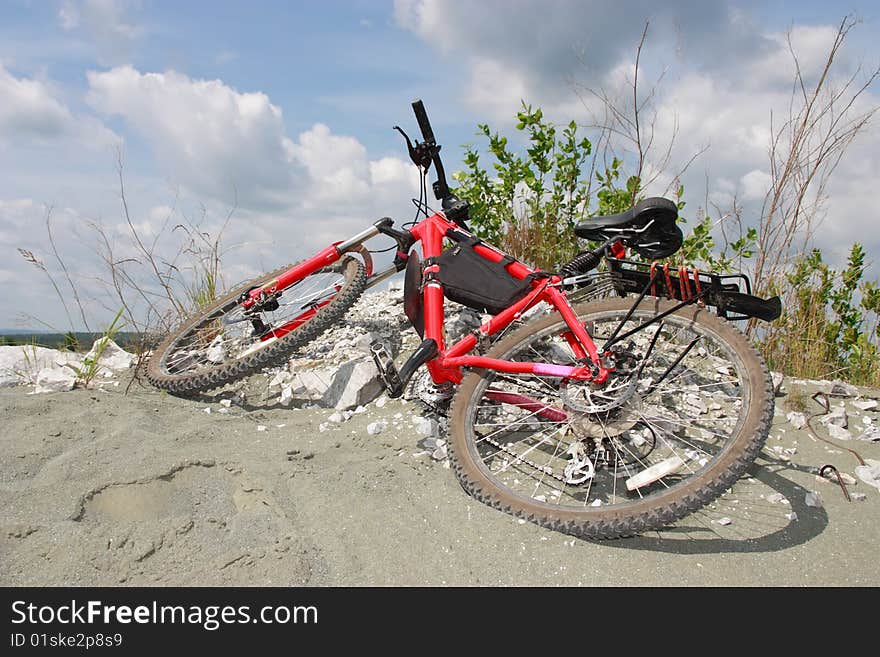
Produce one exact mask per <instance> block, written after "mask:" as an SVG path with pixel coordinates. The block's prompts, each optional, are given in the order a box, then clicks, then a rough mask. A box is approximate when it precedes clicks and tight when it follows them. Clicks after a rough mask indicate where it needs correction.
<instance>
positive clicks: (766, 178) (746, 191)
mask: <svg viewBox="0 0 880 657" xmlns="http://www.w3.org/2000/svg"><path fill="white" fill-rule="evenodd" d="M772 182H773V179H772V178H771V177H770V174H769V173H767V172H766V171H761V170H760V169H752V170H751V171H749V172H748V173H747V174H746V175H744V176H743V177H742V178H740V184H741V185H742V190H743V199H744V200H746V201H760V200H763V199H764V197H765V196H766V195H767V191H768V190H769V189H770V185H771V183H772Z"/></svg>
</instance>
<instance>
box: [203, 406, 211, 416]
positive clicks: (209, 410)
mask: <svg viewBox="0 0 880 657" xmlns="http://www.w3.org/2000/svg"><path fill="white" fill-rule="evenodd" d="M202 413H207V414H208V415H210V414H211V407H210V406H206V407H205V408H203V409H202Z"/></svg>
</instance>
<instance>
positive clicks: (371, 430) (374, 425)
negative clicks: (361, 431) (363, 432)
mask: <svg viewBox="0 0 880 657" xmlns="http://www.w3.org/2000/svg"><path fill="white" fill-rule="evenodd" d="M386 427H388V423H387V422H385V420H380V421H379V422H370V423H369V424H368V425H367V433H368V434H370V435H371V436H377V435H379V434H380V433H382V432H383V431H384V430H385V429H386Z"/></svg>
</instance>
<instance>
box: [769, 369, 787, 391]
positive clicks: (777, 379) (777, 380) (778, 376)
mask: <svg viewBox="0 0 880 657" xmlns="http://www.w3.org/2000/svg"><path fill="white" fill-rule="evenodd" d="M770 378H771V379H772V380H773V394H774V395H775V396H776V397H778V396H779V393H780V391H781V390H782V382H783V381H784V380H785V376H784V375H783V374H782V372H770Z"/></svg>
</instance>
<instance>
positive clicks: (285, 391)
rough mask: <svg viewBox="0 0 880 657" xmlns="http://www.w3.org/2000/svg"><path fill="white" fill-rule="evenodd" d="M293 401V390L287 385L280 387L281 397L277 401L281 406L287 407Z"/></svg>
mask: <svg viewBox="0 0 880 657" xmlns="http://www.w3.org/2000/svg"><path fill="white" fill-rule="evenodd" d="M292 400H293V388H291V387H290V386H288V385H284V386H281V396H280V397H279V398H278V401H279V402H281V404H282V405H283V406H287V405H288V404H290V402H291V401H292Z"/></svg>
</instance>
